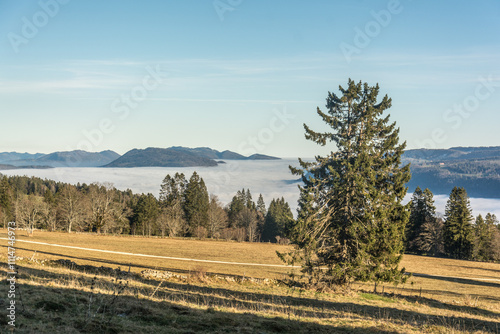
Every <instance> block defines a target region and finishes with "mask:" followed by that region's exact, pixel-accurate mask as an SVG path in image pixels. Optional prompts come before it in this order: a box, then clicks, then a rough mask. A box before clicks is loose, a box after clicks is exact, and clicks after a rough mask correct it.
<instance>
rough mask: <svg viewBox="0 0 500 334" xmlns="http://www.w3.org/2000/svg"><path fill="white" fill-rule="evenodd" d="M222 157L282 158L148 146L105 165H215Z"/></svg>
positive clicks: (197, 148) (236, 158)
mask: <svg viewBox="0 0 500 334" xmlns="http://www.w3.org/2000/svg"><path fill="white" fill-rule="evenodd" d="M221 159H222V160H276V159H280V158H277V157H272V156H268V155H263V154H253V155H251V156H249V157H245V156H243V155H241V154H239V153H236V152H232V151H229V150H225V151H222V152H219V151H217V150H214V149H211V148H209V147H196V148H188V147H183V146H172V147H168V148H158V147H148V148H146V149H132V150H130V151H128V152H127V153H125V154H124V155H122V156H121V157H119V158H118V159H116V160H115V161H113V162H111V163H109V164H107V165H105V166H103V167H126V168H131V167H213V166H217V164H218V162H217V161H216V160H221Z"/></svg>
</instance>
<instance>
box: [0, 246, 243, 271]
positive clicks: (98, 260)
mask: <svg viewBox="0 0 500 334" xmlns="http://www.w3.org/2000/svg"><path fill="white" fill-rule="evenodd" d="M0 246H1V247H5V248H7V246H3V245H0ZM16 250H24V251H28V252H34V250H33V249H29V248H21V247H16ZM36 252H37V253H39V254H47V255H52V256H57V257H60V258H64V259H74V260H83V261H89V262H95V263H102V264H108V265H116V266H119V267H120V268H121V269H122V270H128V268H129V267H131V268H142V269H153V270H161V271H171V272H175V273H178V274H190V273H192V272H193V270H188V269H179V268H170V267H165V266H148V265H145V264H137V263H133V262H122V261H111V260H106V259H101V258H98V257H85V256H73V255H67V254H62V253H54V252H47V251H40V250H37V251H36ZM188 263H190V264H192V265H200V264H198V263H197V262H188ZM97 268H98V267H97ZM206 273H207V274H210V275H221V276H228V274H227V273H218V272H210V271H207V272H206ZM231 276H232V277H236V278H243V276H242V275H231Z"/></svg>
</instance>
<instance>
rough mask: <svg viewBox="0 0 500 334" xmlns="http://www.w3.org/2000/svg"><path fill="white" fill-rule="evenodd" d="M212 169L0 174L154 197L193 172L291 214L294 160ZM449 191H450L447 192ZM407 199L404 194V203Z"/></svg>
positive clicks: (219, 191)
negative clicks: (284, 206) (173, 179)
mask: <svg viewBox="0 0 500 334" xmlns="http://www.w3.org/2000/svg"><path fill="white" fill-rule="evenodd" d="M225 162H226V163H224V164H219V165H218V166H216V167H140V168H75V167H72V168H51V169H12V170H5V171H1V173H2V174H5V175H27V176H37V177H41V178H47V179H51V180H56V181H61V182H67V183H72V184H77V183H78V182H79V183H87V184H89V183H93V182H101V183H104V182H109V183H112V184H113V185H114V186H115V187H116V188H117V189H120V190H127V189H131V190H132V191H133V192H136V193H152V194H153V195H155V196H158V194H159V192H160V185H161V183H162V181H163V178H164V177H165V176H166V175H167V174H170V175H173V174H175V173H176V172H179V173H184V174H185V175H186V178H187V179H189V177H190V176H191V175H192V173H193V172H194V171H196V172H197V173H198V174H199V175H200V176H201V177H202V178H203V180H204V181H205V184H206V185H207V188H208V191H209V193H212V194H215V195H217V196H218V197H219V199H220V201H221V202H222V203H224V204H227V203H229V202H230V201H231V199H232V197H233V196H234V195H235V194H236V192H237V191H238V190H241V189H243V188H245V189H250V192H251V193H252V196H253V199H254V200H255V201H256V200H257V198H258V196H259V194H262V196H263V197H264V200H265V201H266V203H267V205H269V203H270V202H271V200H272V199H273V198H280V197H284V198H285V200H286V201H287V202H288V203H289V204H290V207H291V208H292V211H293V212H294V213H295V210H296V208H297V199H298V197H299V190H298V187H297V186H298V185H299V177H297V176H295V175H292V174H291V173H290V171H289V169H288V166H289V165H293V166H298V162H297V159H282V160H243V161H242V160H226V161H225ZM450 191H451V189H450ZM410 198H411V194H407V196H406V198H405V199H406V200H407V201H408V200H409V199H410ZM434 200H435V205H436V209H437V212H439V213H444V208H445V205H446V201H447V200H448V195H435V196H434ZM470 202H471V207H472V210H473V214H474V216H477V215H478V214H482V215H483V216H484V215H485V214H486V213H488V212H490V213H494V214H496V216H497V217H500V199H488V198H471V199H470Z"/></svg>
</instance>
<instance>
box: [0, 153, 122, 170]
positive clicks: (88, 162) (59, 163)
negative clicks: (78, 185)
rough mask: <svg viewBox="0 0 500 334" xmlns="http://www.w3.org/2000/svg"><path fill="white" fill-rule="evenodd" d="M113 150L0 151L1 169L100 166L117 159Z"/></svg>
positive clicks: (117, 155)
mask: <svg viewBox="0 0 500 334" xmlns="http://www.w3.org/2000/svg"><path fill="white" fill-rule="evenodd" d="M119 157H120V155H119V154H118V153H116V152H113V151H102V152H86V151H81V150H76V151H67V152H54V153H50V154H41V153H36V154H29V153H17V152H9V153H0V164H1V165H2V166H0V168H1V169H13V168H50V167H100V166H103V165H106V164H109V163H110V162H112V161H114V160H116V159H118V158H119Z"/></svg>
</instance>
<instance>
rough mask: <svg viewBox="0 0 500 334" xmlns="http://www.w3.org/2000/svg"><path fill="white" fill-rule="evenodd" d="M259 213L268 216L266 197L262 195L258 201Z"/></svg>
mask: <svg viewBox="0 0 500 334" xmlns="http://www.w3.org/2000/svg"><path fill="white" fill-rule="evenodd" d="M256 209H257V211H258V212H260V213H261V214H262V215H263V216H265V215H266V214H267V210H266V203H265V202H264V197H262V194H259V199H258V200H257V207H256Z"/></svg>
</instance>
